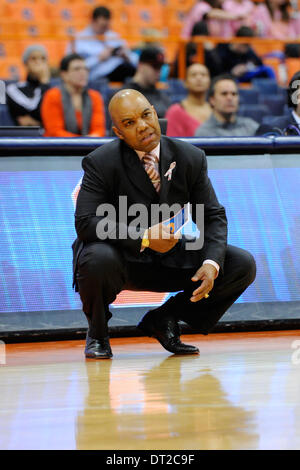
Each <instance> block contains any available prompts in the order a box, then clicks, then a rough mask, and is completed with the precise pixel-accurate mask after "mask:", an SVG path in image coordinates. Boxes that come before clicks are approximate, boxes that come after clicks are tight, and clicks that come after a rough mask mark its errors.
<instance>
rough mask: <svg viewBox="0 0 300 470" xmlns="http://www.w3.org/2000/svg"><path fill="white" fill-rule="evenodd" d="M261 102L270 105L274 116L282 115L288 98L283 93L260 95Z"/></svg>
mask: <svg viewBox="0 0 300 470" xmlns="http://www.w3.org/2000/svg"><path fill="white" fill-rule="evenodd" d="M259 102H260V104H263V105H265V106H267V107H268V109H269V113H270V114H272V115H273V116H274V115H275V116H281V115H282V114H283V109H284V105H285V103H286V99H284V97H283V96H281V95H275V96H273V95H261V96H260V97H259Z"/></svg>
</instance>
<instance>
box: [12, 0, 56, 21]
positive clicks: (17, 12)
mask: <svg viewBox="0 0 300 470" xmlns="http://www.w3.org/2000/svg"><path fill="white" fill-rule="evenodd" d="M50 10H51V8H50V7H49V6H48V5H46V4H41V3H34V2H32V3H31V2H30V3H28V2H25V1H23V2H19V3H9V4H8V6H7V9H6V15H7V16H6V17H7V18H8V19H9V18H10V19H12V20H14V21H16V22H24V21H25V22H39V21H41V22H43V21H46V20H47V18H48V17H49V11H50Z"/></svg>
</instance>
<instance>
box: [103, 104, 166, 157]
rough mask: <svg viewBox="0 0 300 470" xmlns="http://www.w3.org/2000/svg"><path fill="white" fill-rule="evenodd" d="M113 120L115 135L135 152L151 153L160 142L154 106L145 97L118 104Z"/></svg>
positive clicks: (159, 131)
mask: <svg viewBox="0 0 300 470" xmlns="http://www.w3.org/2000/svg"><path fill="white" fill-rule="evenodd" d="M112 118H113V121H114V124H115V126H114V127H113V130H114V132H115V134H116V135H117V136H118V137H119V138H120V139H122V140H124V141H125V142H126V143H127V144H128V145H129V146H130V147H132V148H133V149H135V150H141V151H144V152H150V151H151V150H153V149H154V148H155V147H156V146H157V145H158V144H159V141H160V136H161V130H160V125H159V122H158V117H157V114H156V111H155V109H154V108H153V106H151V105H150V104H149V102H148V101H147V100H146V98H144V97H143V96H138V97H137V96H134V97H133V96H130V97H128V98H124V99H121V100H120V101H119V102H118V106H117V109H116V107H115V108H114V111H113V113H112Z"/></svg>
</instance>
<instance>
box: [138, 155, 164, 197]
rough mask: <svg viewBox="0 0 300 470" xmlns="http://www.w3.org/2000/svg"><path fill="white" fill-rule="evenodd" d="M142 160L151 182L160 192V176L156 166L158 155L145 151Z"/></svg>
mask: <svg viewBox="0 0 300 470" xmlns="http://www.w3.org/2000/svg"><path fill="white" fill-rule="evenodd" d="M142 161H143V165H144V168H145V171H146V173H147V175H148V176H149V178H150V180H151V183H152V184H153V186H154V188H155V189H156V191H157V192H158V193H159V190H160V176H159V173H158V171H157V169H156V166H155V164H157V165H158V158H157V156H156V155H154V154H152V153H145V155H144V156H143V158H142Z"/></svg>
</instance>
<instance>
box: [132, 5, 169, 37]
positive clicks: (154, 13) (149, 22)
mask: <svg viewBox="0 0 300 470" xmlns="http://www.w3.org/2000/svg"><path fill="white" fill-rule="evenodd" d="M124 11H126V15H127V18H128V25H129V28H130V34H131V35H138V36H141V35H143V34H144V32H145V30H147V29H156V30H162V29H163V27H164V22H163V7H161V6H157V5H156V6H152V5H151V6H144V7H142V6H140V7H139V6H136V5H129V6H128V7H127V8H126V10H125V9H124Z"/></svg>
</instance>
